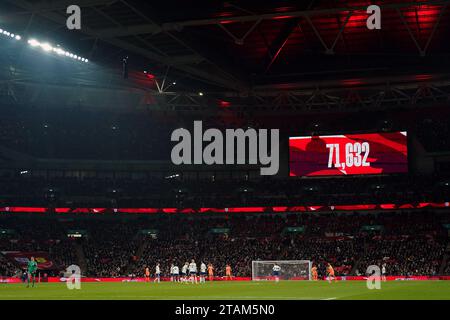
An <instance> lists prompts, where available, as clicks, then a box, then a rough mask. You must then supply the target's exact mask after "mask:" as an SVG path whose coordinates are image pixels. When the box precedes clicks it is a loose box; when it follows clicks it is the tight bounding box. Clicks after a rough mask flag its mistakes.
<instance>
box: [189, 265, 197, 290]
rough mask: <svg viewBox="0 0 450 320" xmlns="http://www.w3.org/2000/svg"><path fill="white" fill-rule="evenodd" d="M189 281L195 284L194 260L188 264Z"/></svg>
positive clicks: (195, 267) (195, 269)
mask: <svg viewBox="0 0 450 320" xmlns="http://www.w3.org/2000/svg"><path fill="white" fill-rule="evenodd" d="M189 280H190V281H191V283H195V284H197V264H196V263H195V261H194V259H192V261H191V263H190V264H189Z"/></svg>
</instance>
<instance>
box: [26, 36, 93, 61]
mask: <svg viewBox="0 0 450 320" xmlns="http://www.w3.org/2000/svg"><path fill="white" fill-rule="evenodd" d="M28 44H29V45H30V46H32V47H34V48H41V49H42V50H44V51H45V52H49V53H50V52H52V53H54V54H57V55H59V56H65V57H68V58H71V59H74V60H78V61H81V62H85V63H88V62H89V60H88V59H86V58H83V57H80V56H78V55H76V54H73V53H71V52H69V51H65V50H63V49H62V48H60V47H59V46H56V47H54V46H52V45H51V44H50V43H48V42H43V43H41V42H39V41H37V40H36V39H30V40H28Z"/></svg>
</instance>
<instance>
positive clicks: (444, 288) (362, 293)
mask: <svg viewBox="0 0 450 320" xmlns="http://www.w3.org/2000/svg"><path fill="white" fill-rule="evenodd" d="M6 299H9V300H11V299H13V300H16V299H24V300H29V299H31V300H115V299H117V300H141V299H150V300H158V299H167V300H196V299H206V300H221V299H224V300H271V299H282V300H284V299H287V300H340V299H349V300H367V299H369V300H372V299H375V300H376V299H383V300H390V299H407V300H409V299H413V300H418V299H439V300H443V299H445V300H450V281H396V282H385V283H382V287H381V290H368V289H367V287H366V283H365V282H363V281H341V282H337V283H332V284H329V283H328V282H325V281H320V282H307V281H298V282H295V281H294V282H280V283H274V282H213V283H206V284H202V285H200V284H198V285H192V284H189V285H187V284H174V283H160V284H155V283H82V287H81V290H68V289H67V287H66V286H65V284H63V283H52V284H50V283H46V284H43V283H42V284H38V285H37V286H36V287H35V288H26V287H25V285H22V284H19V285H17V284H0V300H6Z"/></svg>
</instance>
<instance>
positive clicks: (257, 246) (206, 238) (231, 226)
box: [0, 210, 449, 277]
mask: <svg viewBox="0 0 450 320" xmlns="http://www.w3.org/2000/svg"><path fill="white" fill-rule="evenodd" d="M446 223H448V218H447V216H446V214H445V212H431V211H427V210H422V211H420V212H415V211H413V212H393V213H390V212H381V213H378V214H377V213H370V214H368V213H362V212H355V213H342V214H338V213H334V214H327V213H308V214H276V215H272V214H262V215H261V214H235V215H206V216H180V215H173V216H172V215H165V216H136V215H131V216H128V217H125V216H108V215H106V216H96V215H92V216H80V217H76V216H75V217H71V218H65V219H61V218H58V217H51V216H45V217H44V216H33V215H29V216H24V217H20V216H14V215H12V216H11V215H7V216H2V217H0V228H2V229H10V230H14V231H15V232H14V233H13V234H8V235H4V236H3V237H2V239H1V241H0V251H2V252H3V251H22V252H38V251H41V252H42V251H43V252H47V253H48V254H49V256H50V257H51V258H52V259H53V262H54V263H55V266H58V269H55V270H53V271H54V272H55V273H58V272H59V271H62V270H64V268H66V267H67V266H68V265H70V264H72V263H75V264H78V265H80V266H83V265H85V266H86V268H85V270H83V272H84V274H85V275H86V276H95V277H119V276H129V275H132V276H142V274H143V270H144V269H145V267H149V268H150V269H151V270H154V266H155V265H156V264H157V263H160V265H161V270H162V273H163V274H164V275H167V274H168V273H169V267H170V265H171V263H175V264H177V265H178V266H179V267H181V266H182V265H183V264H184V263H185V262H190V260H191V259H193V258H194V259H196V261H197V262H198V263H200V262H204V263H206V264H208V263H211V264H212V265H213V266H214V267H215V269H216V275H217V276H223V275H224V273H225V266H226V265H227V264H229V265H231V266H232V270H233V275H234V276H242V277H249V276H251V262H252V261H254V260H299V259H301V260H311V261H313V262H314V263H315V264H316V265H317V266H318V269H319V274H321V275H322V276H323V275H324V274H325V267H326V263H331V264H332V265H333V266H334V267H335V270H336V273H337V274H338V275H350V274H364V272H365V270H366V268H367V266H369V265H373V264H376V265H380V266H381V265H383V264H386V269H387V273H388V274H390V275H438V274H440V273H444V272H447V273H448V271H449V270H448V268H447V269H445V266H443V263H444V261H443V260H444V257H445V254H446V249H447V244H448V230H447V229H445V228H444V225H446ZM70 230H72V231H73V230H79V231H82V232H80V234H83V235H84V236H83V237H80V238H76V239H68V238H67V236H68V233H69V232H70ZM77 250H80V251H81V252H82V254H81V255H80V254H77ZM6 257H7V256H4V257H2V258H1V259H2V260H1V261H2V263H1V266H2V267H1V269H0V270H1V275H2V276H14V275H17V274H18V270H17V268H18V266H17V265H14V263H13V262H12V261H10V260H6ZM14 267H15V268H14Z"/></svg>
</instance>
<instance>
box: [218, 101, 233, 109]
mask: <svg viewBox="0 0 450 320" xmlns="http://www.w3.org/2000/svg"><path fill="white" fill-rule="evenodd" d="M219 105H220V107H222V108H228V107H229V106H231V103H230V102H228V101H224V100H219Z"/></svg>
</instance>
